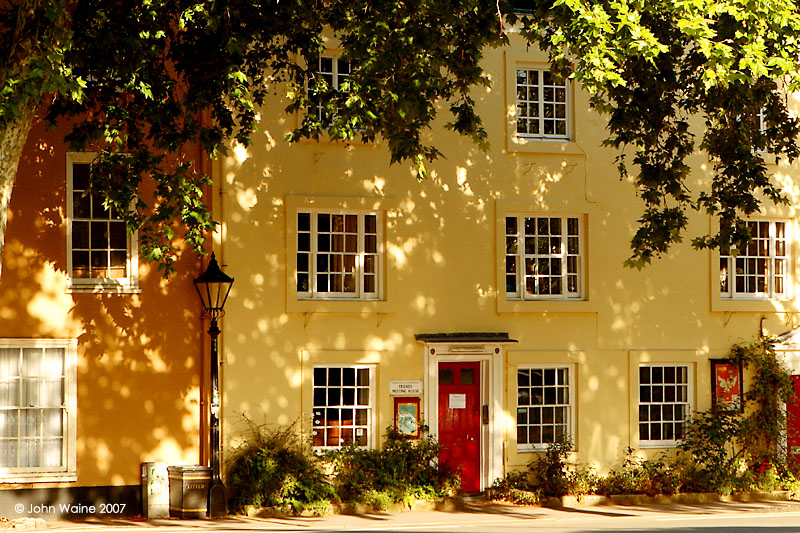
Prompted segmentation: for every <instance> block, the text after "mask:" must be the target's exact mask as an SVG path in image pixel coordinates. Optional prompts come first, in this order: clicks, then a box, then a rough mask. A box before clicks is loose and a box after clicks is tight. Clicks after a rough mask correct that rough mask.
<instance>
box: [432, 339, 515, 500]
mask: <svg viewBox="0 0 800 533" xmlns="http://www.w3.org/2000/svg"><path fill="white" fill-rule="evenodd" d="M423 350H424V352H423V365H424V368H425V375H424V380H423V387H424V391H425V423H426V424H428V426H429V427H430V431H431V435H433V436H434V437H436V438H437V439H438V437H439V363H440V362H451V361H465V362H466V361H478V362H480V363H481V373H480V374H481V392H480V395H481V442H480V446H481V448H480V449H481V472H480V480H481V486H480V490H482V491H483V490H486V489H487V488H488V487H490V486H491V485H492V483H494V480H495V479H497V478H500V477H503V433H504V431H503V430H504V426H503V420H504V417H503V394H502V391H503V346H502V345H501V344H495V343H460V342H426V343H425V344H424V345H423ZM483 406H488V409H489V420H488V424H484V423H483Z"/></svg>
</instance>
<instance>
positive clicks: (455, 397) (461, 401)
mask: <svg viewBox="0 0 800 533" xmlns="http://www.w3.org/2000/svg"><path fill="white" fill-rule="evenodd" d="M448 404H449V405H448V406H447V407H448V409H466V408H467V395H466V394H451V395H450V399H449V402H448Z"/></svg>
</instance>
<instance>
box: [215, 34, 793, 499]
mask: <svg viewBox="0 0 800 533" xmlns="http://www.w3.org/2000/svg"><path fill="white" fill-rule="evenodd" d="M510 38H511V46H509V47H506V48H502V49H498V50H491V51H489V52H487V56H486V59H485V63H484V67H485V69H486V72H487V74H488V75H489V76H490V78H491V81H492V85H491V87H490V88H487V89H483V88H481V89H475V92H474V94H473V96H474V98H475V100H476V101H477V103H478V104H477V108H478V112H479V114H480V115H481V117H482V119H483V121H484V124H485V126H486V129H487V132H488V133H489V142H490V144H491V147H490V149H489V150H488V151H486V152H483V151H481V150H479V149H478V148H477V147H476V146H474V145H473V144H471V142H470V141H469V140H468V139H465V138H461V137H459V136H458V135H456V134H454V133H452V132H449V131H447V130H445V129H444V128H443V127H442V126H443V124H442V123H441V122H438V123H437V124H435V126H434V127H433V128H432V130H431V131H430V139H431V140H432V142H433V143H434V144H435V145H436V146H437V147H438V148H439V149H440V150H441V151H442V152H443V153H444V154H445V158H443V159H440V160H438V161H436V162H434V163H433V164H430V165H429V167H428V169H429V171H430V176H429V177H428V178H427V179H424V180H421V181H417V179H416V176H415V174H414V172H413V169H411V168H410V167H409V165H406V164H400V165H389V153H388V150H387V148H386V147H385V146H383V145H381V144H370V145H363V144H358V143H353V144H344V143H336V142H326V141H319V142H316V141H302V142H298V143H296V144H293V145H289V144H288V143H287V142H286V141H285V140H284V137H285V135H286V133H287V132H289V131H290V130H291V129H293V128H294V127H296V125H297V118H296V117H286V116H285V115H282V114H279V113H273V112H272V110H274V109H282V107H283V106H285V105H286V103H287V102H286V101H285V100H282V99H280V98H279V97H275V98H274V100H273V101H270V102H268V104H267V105H266V106H265V108H264V109H263V110H262V112H261V117H260V120H261V122H260V131H259V133H258V134H257V138H256V139H255V141H254V142H253V144H252V145H251V146H250V147H243V146H234V147H232V150H231V152H230V155H229V156H228V157H227V158H226V159H224V160H222V161H219V162H218V163H217V165H216V167H215V170H214V173H215V178H216V179H215V181H216V183H217V184H218V185H217V188H216V189H215V199H214V205H215V208H216V212H215V217H216V219H217V220H219V221H220V222H221V232H220V234H219V237H218V239H217V242H216V244H215V250H216V253H217V257H218V259H220V263H221V264H223V265H224V267H225V269H226V272H227V273H228V274H230V275H232V276H235V278H236V283H235V284H234V287H233V291H232V293H231V296H230V298H229V300H228V303H227V306H226V316H225V319H224V320H223V331H224V333H223V339H222V346H223V367H222V384H223V385H222V386H223V432H224V439H223V441H224V447H225V452H226V453H227V452H229V451H230V449H231V447H232V446H235V444H236V442H237V441H238V440H239V439H240V438H241V437H242V434H243V430H244V427H245V426H244V425H243V424H242V423H241V415H242V414H244V415H245V416H247V417H248V418H250V419H252V420H254V421H256V422H259V423H260V422H267V423H270V424H275V425H289V424H291V423H293V422H295V421H296V420H300V421H301V424H302V427H303V428H304V431H305V432H306V434H307V435H309V436H310V437H311V438H312V440H313V442H314V444H315V446H317V447H320V448H323V447H337V446H340V445H342V444H343V443H348V442H356V443H358V444H362V445H365V446H380V443H381V439H382V435H383V434H384V432H385V428H386V427H387V426H391V425H393V424H394V423H395V419H396V418H397V417H398V415H399V416H401V417H408V416H414V415H415V414H416V415H418V419H419V420H422V421H424V422H425V423H426V424H428V425H429V426H430V430H431V432H432V433H433V434H434V435H437V436H439V438H440V441H442V442H443V443H445V444H447V445H450V447H451V448H452V449H454V450H458V453H457V454H456V455H457V457H455V458H454V459H453V460H454V461H456V462H460V464H461V465H462V467H463V468H464V472H465V473H466V475H468V479H467V480H465V482H464V484H465V487H464V488H465V489H467V490H482V489H485V488H486V487H488V486H490V485H491V483H492V482H493V480H494V479H496V478H498V477H501V476H502V475H504V474H505V473H506V472H508V471H510V470H513V469H517V468H521V467H524V466H525V465H527V464H528V463H529V462H530V461H531V460H532V459H533V458H534V457H535V456H536V454H537V453H538V452H541V451H542V450H544V449H545V448H546V446H547V443H548V442H552V441H553V440H555V439H558V438H560V437H562V436H563V437H568V438H570V439H571V440H572V442H573V447H574V457H575V460H577V461H579V462H581V463H589V464H593V465H595V466H596V467H598V468H599V469H600V470H601V471H606V470H608V469H610V468H614V467H617V466H619V464H620V463H621V460H622V457H623V456H624V453H625V448H626V447H627V446H630V447H632V448H633V449H635V450H637V451H638V452H639V453H642V454H643V455H652V454H655V453H659V452H661V451H662V450H670V449H674V448H675V447H676V445H677V443H678V441H679V439H680V432H681V427H682V421H683V420H684V419H685V418H686V417H688V416H690V414H691V413H692V412H696V411H702V410H706V409H709V408H710V407H711V402H712V374H711V372H712V366H711V360H712V359H723V358H725V357H726V355H727V354H728V352H729V350H730V348H731V346H732V345H733V344H734V343H738V342H747V341H750V340H753V339H754V338H756V337H757V336H758V335H759V334H760V333H764V334H779V333H782V332H786V331H789V330H792V329H794V328H795V327H796V326H797V325H798V321H799V319H800V316H798V305H797V303H796V302H797V296H798V294H797V292H798V284H797V282H798V280H800V270H798V267H799V266H800V264H799V261H798V251H800V248H798V238H799V237H800V232H799V229H798V225H797V213H796V212H795V208H794V207H793V206H794V205H797V204H798V200H800V198H798V195H800V189H798V185H799V184H800V181H799V180H800V172H798V168H797V165H791V166H790V165H787V164H783V163H781V164H777V165H775V164H771V165H769V168H770V170H771V171H772V172H773V173H774V176H775V180H776V181H777V182H778V183H780V184H781V185H783V187H784V190H785V191H786V192H787V194H788V195H789V197H790V199H791V200H792V202H791V204H790V205H787V206H773V205H770V204H768V203H766V204H764V210H763V212H762V214H761V215H759V216H758V217H754V218H753V219H752V224H753V229H754V232H755V234H757V235H758V239H757V245H756V247H755V248H753V249H752V250H751V251H748V253H747V257H744V256H740V257H739V258H725V257H722V258H721V257H720V255H719V253H718V252H716V251H714V252H709V251H694V250H692V249H691V247H690V246H689V245H688V241H690V239H691V237H693V236H699V235H702V234H704V233H706V232H708V231H710V230H713V225H714V221H713V220H712V219H710V218H709V217H708V216H706V215H705V214H702V213H689V216H690V219H691V221H690V225H689V231H688V234H687V239H686V240H687V243H686V244H681V245H679V246H675V247H673V249H672V250H671V252H670V253H669V254H668V255H667V256H665V257H663V258H661V259H658V260H655V261H654V262H653V264H652V265H650V266H648V267H647V268H645V269H644V270H642V271H637V270H631V269H626V268H624V267H623V266H622V263H623V261H624V260H625V259H626V258H627V257H628V256H629V255H630V250H629V242H630V239H631V237H632V236H633V233H634V231H635V229H636V228H637V222H636V221H637V219H638V218H639V216H640V213H641V211H642V209H643V205H642V203H641V201H640V200H639V199H638V198H637V197H636V196H635V190H634V188H633V187H632V185H631V184H630V183H629V182H627V181H626V180H620V178H619V175H618V173H617V168H616V163H615V161H614V158H615V156H616V155H617V154H616V153H615V152H614V151H613V150H610V149H607V148H603V147H602V146H601V143H602V141H603V139H604V138H605V135H606V131H605V119H604V117H602V116H599V115H597V114H596V113H594V112H592V111H590V110H589V106H588V97H587V95H586V94H585V93H584V92H582V91H581V90H580V88H579V87H577V86H576V85H575V84H572V83H571V82H566V83H564V82H557V81H555V80H553V79H552V78H551V77H550V75H549V72H548V68H547V63H546V59H547V58H546V55H545V54H543V53H541V52H539V51H538V50H535V49H528V48H527V47H526V45H525V43H524V42H523V40H522V39H521V38H520V37H519V36H518V35H516V34H513V33H512V34H511V35H510ZM327 57H328V59H326V60H325V62H324V63H321V68H322V69H323V70H324V71H325V72H326V73H328V74H329V75H330V77H331V79H332V80H338V79H339V77H340V76H344V75H346V72H347V71H348V67H347V65H344V64H343V63H344V62H343V61H340V60H339V59H337V50H336V47H335V44H334V43H331V46H330V54H329V56H327ZM340 63H342V64H340ZM334 82H335V83H336V81H334ZM791 105H792V107H793V108H794V109H796V108H797V100H796V98H795V97H794V96H792V97H791ZM698 127H699V124H698ZM698 131H699V130H698ZM690 163H691V164H692V166H693V169H694V170H693V173H692V175H691V177H690V183H689V185H690V187H692V188H693V189H699V188H702V187H703V186H704V185H705V184H706V183H708V181H709V176H710V172H711V163H710V162H709V160H708V157H707V156H706V155H705V154H703V153H699V152H698V153H696V154H695V155H693V156H692V157H691V158H690ZM739 259H742V260H745V261H746V262H745V263H741V264H740V263H737V261H739ZM740 266H741V268H740ZM793 373H795V374H800V367H797V368H793ZM740 385H741V384H740ZM417 400H418V401H419V403H418V405H417V404H416V401H417Z"/></svg>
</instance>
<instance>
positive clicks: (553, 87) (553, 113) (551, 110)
mask: <svg viewBox="0 0 800 533" xmlns="http://www.w3.org/2000/svg"><path fill="white" fill-rule="evenodd" d="M567 83H568V82H567V81H566V80H563V81H558V80H557V79H556V78H555V76H553V74H552V73H551V72H550V71H549V70H544V69H535V68H517V75H516V91H517V97H516V111H517V113H516V116H517V135H519V136H521V137H534V138H544V139H567V138H569V127H568V124H569V112H570V109H569V99H568V94H567Z"/></svg>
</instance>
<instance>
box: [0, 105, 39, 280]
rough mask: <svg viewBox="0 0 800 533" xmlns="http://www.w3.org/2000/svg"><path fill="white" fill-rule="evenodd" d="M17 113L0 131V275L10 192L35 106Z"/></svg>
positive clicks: (34, 112) (28, 106) (25, 107)
mask: <svg viewBox="0 0 800 533" xmlns="http://www.w3.org/2000/svg"><path fill="white" fill-rule="evenodd" d="M19 112H20V114H19V115H18V116H17V117H16V118H14V119H13V120H10V121H8V122H6V123H5V128H4V131H0V274H1V273H2V271H3V249H4V248H5V241H6V223H7V222H8V205H9V203H10V202H11V191H12V190H13V189H14V182H15V181H16V178H17V169H18V168H19V160H20V158H21V157H22V149H23V148H24V147H25V142H26V141H27V139H28V132H30V130H31V124H32V123H33V117H34V115H35V114H36V105H35V104H34V103H33V102H29V103H28V104H26V105H25V106H24V107H20V108H19Z"/></svg>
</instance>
